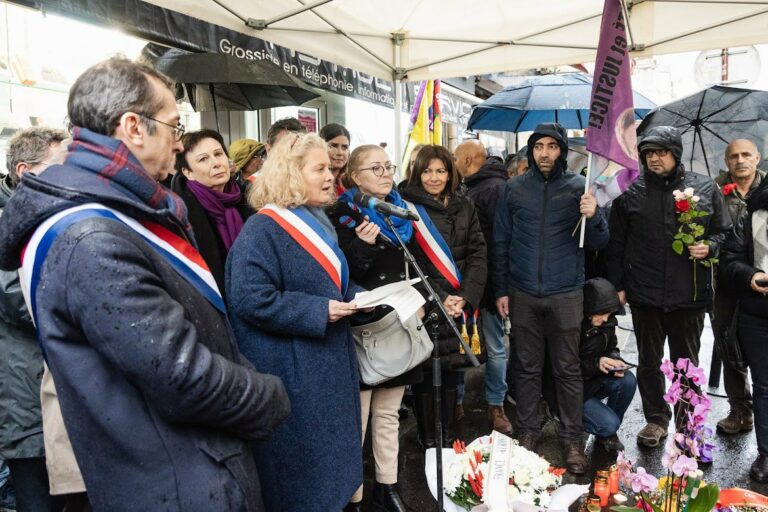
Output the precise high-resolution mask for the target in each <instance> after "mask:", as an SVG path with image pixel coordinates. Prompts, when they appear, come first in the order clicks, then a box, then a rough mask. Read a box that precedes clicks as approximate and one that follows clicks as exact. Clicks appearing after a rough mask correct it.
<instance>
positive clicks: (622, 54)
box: [587, 0, 639, 206]
mask: <svg viewBox="0 0 768 512" xmlns="http://www.w3.org/2000/svg"><path fill="white" fill-rule="evenodd" d="M629 60H630V57H629V48H628V46H627V37H626V29H625V26H624V16H623V14H622V11H621V4H620V2H619V0H606V2H605V8H604V10H603V21H602V24H601V26H600V44H599V46H598V48H597V61H596V62H595V76H594V79H593V81H592V101H591V102H590V114H589V128H588V129H587V151H589V152H590V153H592V154H593V158H592V160H591V163H592V164H591V168H590V175H589V179H590V184H591V186H592V187H593V189H594V194H595V197H596V199H597V202H598V204H599V205H600V206H604V205H606V204H607V203H609V202H610V201H612V200H613V199H615V198H616V197H618V196H619V195H620V194H621V193H622V192H624V191H625V190H626V189H627V188H628V187H629V186H630V185H631V184H632V183H633V182H634V181H635V180H636V179H637V177H638V175H639V172H638V166H637V132H636V130H635V128H636V124H635V109H634V106H633V103H632V84H631V81H630V76H629V75H630V69H629Z"/></svg>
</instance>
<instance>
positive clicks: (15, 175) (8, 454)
mask: <svg viewBox="0 0 768 512" xmlns="http://www.w3.org/2000/svg"><path fill="white" fill-rule="evenodd" d="M67 137H69V135H68V134H67V132H65V131H63V130H54V129H52V128H42V127H36V128H27V129H25V130H20V131H18V132H16V134H14V136H13V137H12V138H11V141H10V144H9V146H8V152H7V154H6V165H7V167H8V174H6V175H5V176H4V177H3V178H2V180H0V209H2V208H4V207H5V204H6V203H7V202H8V200H9V199H10V198H11V195H12V194H13V192H14V190H15V189H16V185H17V184H18V183H19V181H20V180H21V176H22V175H23V174H25V173H28V172H29V173H33V174H37V173H39V172H41V171H44V170H45V169H46V168H47V167H48V166H50V165H53V164H58V163H62V162H63V161H64V155H65V151H66V148H65V147H64V144H63V142H64V140H65V139H67ZM0 354H3V357H2V358H0V458H2V459H5V461H6V462H7V463H8V468H9V469H10V470H11V478H12V479H13V485H14V488H15V489H16V506H17V509H18V510H22V511H23V510H60V509H61V506H60V504H58V503H56V504H54V503H53V501H54V500H53V499H52V498H51V496H50V494H49V484H48V477H47V473H46V467H45V446H44V442H43V420H42V415H41V412H40V380H41V377H42V374H43V356H42V354H41V352H40V347H39V346H38V344H37V340H36V339H35V328H34V325H32V319H31V318H30V316H29V312H28V311H27V308H26V306H25V305H24V297H23V295H22V293H21V286H20V284H19V273H18V272H17V271H16V270H12V271H6V270H0Z"/></svg>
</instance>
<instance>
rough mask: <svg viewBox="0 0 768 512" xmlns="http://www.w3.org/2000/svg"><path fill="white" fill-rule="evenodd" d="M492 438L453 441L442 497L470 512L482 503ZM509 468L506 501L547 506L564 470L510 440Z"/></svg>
mask: <svg viewBox="0 0 768 512" xmlns="http://www.w3.org/2000/svg"><path fill="white" fill-rule="evenodd" d="M492 448H493V446H492V443H491V437H490V436H485V437H480V438H478V439H476V440H474V441H473V442H472V443H470V444H469V445H464V443H462V442H461V441H456V442H455V443H454V445H453V449H454V451H455V453H456V456H455V457H454V458H453V460H452V461H451V463H450V465H449V466H448V469H447V471H446V478H445V482H444V487H445V494H446V496H448V497H449V498H450V499H451V501H453V502H454V503H455V504H456V505H458V506H460V507H463V508H465V509H466V510H470V509H472V508H473V507H475V506H477V505H480V504H481V503H484V501H483V497H484V490H485V489H484V483H485V480H486V477H487V476H488V461H489V460H490V456H491V451H492ZM509 461H510V464H509V466H508V475H509V487H508V500H509V501H510V502H511V501H521V502H524V503H529V504H531V505H536V506H540V507H546V506H547V505H549V502H550V496H551V493H552V492H553V491H554V490H555V489H557V488H558V487H560V484H561V480H562V478H561V477H562V475H563V473H564V472H565V469H564V468H555V467H552V466H550V464H549V463H548V462H547V461H546V460H545V459H544V458H542V457H540V456H539V455H537V454H536V453H533V452H530V451H528V450H526V449H525V448H523V447H521V446H520V445H519V444H517V442H516V441H511V453H510V456H509Z"/></svg>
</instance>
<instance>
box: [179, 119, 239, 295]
mask: <svg viewBox="0 0 768 512" xmlns="http://www.w3.org/2000/svg"><path fill="white" fill-rule="evenodd" d="M181 143H182V144H183V145H184V150H183V151H182V152H181V153H178V154H177V155H176V175H175V176H174V177H173V181H172V182H171V190H173V191H174V192H176V193H177V194H178V195H179V196H181V198H182V199H183V200H184V203H185V204H186V205H187V211H188V215H189V222H190V224H192V229H193V230H194V232H195V239H196V241H197V246H198V248H199V249H200V254H201V255H202V257H203V259H204V260H205V263H206V264H207V265H208V268H209V269H210V271H211V274H213V278H214V279H215V280H216V284H217V285H218V286H219V290H220V291H221V292H222V293H224V263H225V262H226V260H227V253H228V252H229V248H230V247H232V244H233V243H234V241H235V238H237V235H238V234H239V233H240V230H241V229H242V228H243V223H244V222H245V220H246V219H247V218H248V216H249V215H250V214H251V209H250V208H249V207H248V205H247V204H246V202H245V199H244V197H243V193H242V190H241V189H240V186H239V185H238V184H237V181H236V180H235V179H234V178H233V177H232V176H231V175H230V172H229V156H228V155H227V150H226V149H225V147H224V139H223V138H222V136H221V134H220V133H219V132H216V131H213V130H200V131H196V132H190V133H187V134H186V135H184V136H183V137H182V138H181Z"/></svg>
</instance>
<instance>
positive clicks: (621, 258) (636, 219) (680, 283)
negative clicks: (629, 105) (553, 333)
mask: <svg viewBox="0 0 768 512" xmlns="http://www.w3.org/2000/svg"><path fill="white" fill-rule="evenodd" d="M638 150H639V153H640V163H641V165H642V166H643V174H642V176H640V178H638V180H637V181H636V182H635V183H633V184H632V186H630V187H629V189H627V191H626V192H624V194H622V195H621V196H619V197H618V198H617V199H616V200H615V201H614V202H613V206H612V207H611V218H610V231H611V240H610V243H609V244H608V251H607V258H606V260H607V269H608V279H609V280H610V281H611V282H612V283H613V285H614V286H615V287H616V289H617V290H618V293H619V299H620V300H621V302H622V304H623V303H626V302H629V303H630V305H631V307H632V322H633V324H634V328H635V336H636V337H637V349H638V354H639V364H638V369H637V380H638V382H639V384H640V386H639V387H640V396H641V398H642V401H643V412H644V414H645V418H646V421H647V424H646V425H645V427H643V428H642V429H641V430H640V432H638V434H637V442H638V444H640V445H642V446H646V447H654V446H658V445H659V443H660V442H661V439H662V438H664V437H666V435H667V428H668V426H669V422H670V420H671V418H672V411H671V409H670V407H669V405H667V403H666V402H665V401H664V399H663V395H664V391H665V382H664V375H663V374H662V373H661V370H660V369H659V365H660V364H661V359H662V357H663V355H664V340H665V338H669V355H670V359H671V360H672V361H673V362H674V361H676V360H677V359H678V358H681V357H686V358H689V359H690V360H691V361H692V362H693V363H694V364H698V360H699V357H698V356H699V347H700V344H701V342H700V338H701V332H702V329H703V328H704V312H705V310H706V308H707V307H708V306H710V304H711V302H712V282H711V271H710V270H711V269H710V268H709V267H706V266H704V265H702V264H700V263H701V262H704V261H707V260H709V259H711V258H716V257H717V255H718V253H719V250H720V244H721V243H722V241H723V240H724V238H725V235H726V233H727V231H728V230H729V229H730V227H731V220H730V218H729V216H728V212H727V210H726V209H725V207H724V205H723V199H722V194H721V193H720V191H719V190H718V188H717V185H715V183H714V182H713V181H712V180H711V179H709V178H707V177H705V176H703V175H701V174H696V173H693V172H686V170H685V167H684V166H683V164H682V162H681V157H682V154H683V144H682V138H681V136H680V132H679V131H678V130H677V129H676V128H673V127H671V126H659V127H654V128H651V129H650V130H648V131H647V132H646V133H645V135H644V136H643V138H642V139H641V140H640V143H639V144H638ZM686 192H687V195H688V196H689V197H691V200H692V201H693V202H695V203H696V209H697V210H699V211H702V212H706V214H707V215H705V216H702V217H698V218H696V219H695V222H696V223H697V224H699V225H701V226H703V233H702V235H701V236H699V237H695V240H694V243H693V244H688V245H687V247H686V248H684V251H683V253H682V254H677V253H676V252H675V251H674V250H673V249H672V244H673V241H674V240H675V239H674V236H675V234H677V233H678V229H679V227H680V223H679V213H680V212H679V211H678V210H679V209H685V208H687V207H688V202H687V201H686V202H685V205H682V204H680V205H677V206H676V200H675V195H674V193H677V194H678V195H679V194H684V193H686Z"/></svg>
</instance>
